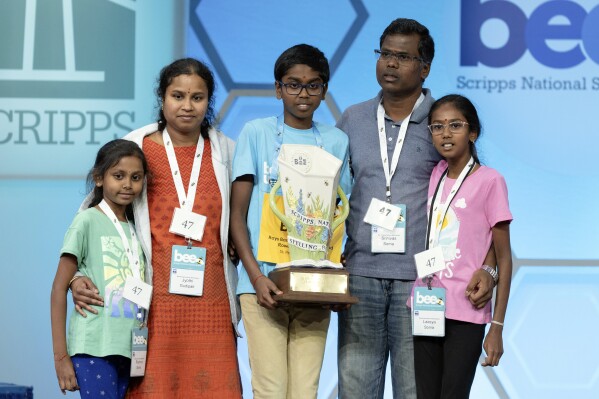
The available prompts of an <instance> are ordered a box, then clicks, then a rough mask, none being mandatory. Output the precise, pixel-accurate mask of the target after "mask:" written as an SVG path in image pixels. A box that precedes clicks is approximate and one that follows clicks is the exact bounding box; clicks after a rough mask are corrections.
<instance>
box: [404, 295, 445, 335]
mask: <svg viewBox="0 0 599 399" xmlns="http://www.w3.org/2000/svg"><path fill="white" fill-rule="evenodd" d="M412 335H422V336H428V337H444V336H445V288H431V289H430V290H429V289H428V288H427V287H415V288H414V297H413V298H412Z"/></svg>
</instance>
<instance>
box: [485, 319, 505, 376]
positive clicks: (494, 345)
mask: <svg viewBox="0 0 599 399" xmlns="http://www.w3.org/2000/svg"><path fill="white" fill-rule="evenodd" d="M502 333H503V327H502V326H498V325H496V324H491V327H490V328H489V332H488V333H487V336H486V337H485V342H484V343H483V348H484V349H485V353H486V354H487V356H486V357H485V361H484V362H483V363H482V365H483V367H486V366H491V367H495V366H497V365H498V364H499V359H501V356H502V355H503V337H502Z"/></svg>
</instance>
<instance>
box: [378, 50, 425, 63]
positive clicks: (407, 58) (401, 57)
mask: <svg viewBox="0 0 599 399" xmlns="http://www.w3.org/2000/svg"><path fill="white" fill-rule="evenodd" d="M374 56H375V57H376V59H377V60H383V61H391V60H392V59H395V60H397V62H398V63H399V65H410V64H411V63H412V62H414V61H418V62H422V58H421V57H416V56H414V55H409V54H404V53H394V52H393V51H386V50H374Z"/></svg>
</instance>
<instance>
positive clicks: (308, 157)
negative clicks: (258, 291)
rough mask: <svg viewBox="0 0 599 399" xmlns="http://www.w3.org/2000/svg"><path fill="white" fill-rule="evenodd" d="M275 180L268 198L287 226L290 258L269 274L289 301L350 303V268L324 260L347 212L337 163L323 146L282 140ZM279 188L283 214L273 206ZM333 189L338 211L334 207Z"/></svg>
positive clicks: (352, 300) (281, 297)
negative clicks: (288, 142)
mask: <svg viewBox="0 0 599 399" xmlns="http://www.w3.org/2000/svg"><path fill="white" fill-rule="evenodd" d="M278 163H279V180H278V181H277V182H276V183H275V185H274V186H273V187H272V189H271V191H270V198H269V203H270V207H271V209H272V211H273V212H274V214H275V215H276V216H277V217H278V218H279V219H280V220H281V222H282V223H283V224H284V225H285V227H286V229H287V242H288V245H289V255H290V258H291V261H290V262H286V263H279V264H277V266H276V268H275V269H274V270H273V271H272V272H270V273H269V275H268V277H269V278H270V279H271V280H272V281H273V282H274V283H275V284H276V285H277V287H279V289H280V290H281V291H283V294H280V295H275V296H274V298H275V299H276V300H277V301H281V302H288V303H315V304H354V303H357V302H358V299H357V298H356V297H352V296H351V295H350V293H349V273H348V272H347V271H346V270H345V269H344V268H343V266H342V265H341V264H340V263H336V262H332V261H331V260H329V258H328V255H329V243H330V241H331V238H332V236H333V232H334V231H335V229H336V228H337V227H338V226H339V225H341V224H342V223H343V222H344V221H345V219H346V218H347V216H348V214H349V204H348V200H347V197H346V196H345V194H344V193H343V190H342V189H341V187H340V186H339V176H340V169H341V165H342V162H341V161H340V160H339V159H338V158H336V157H335V156H333V155H331V154H329V153H328V152H326V151H325V150H323V149H321V148H319V147H316V146H312V145H300V144H283V145H282V146H281V151H280V153H279V157H278ZM279 188H281V189H282V192H283V204H284V208H285V214H283V213H282V212H281V211H280V210H279V209H278V208H277V206H276V202H275V195H276V192H277V190H278V189H279ZM337 194H339V197H340V198H341V203H342V207H341V211H340V214H339V215H337V217H335V213H336V210H337V206H336V204H337Z"/></svg>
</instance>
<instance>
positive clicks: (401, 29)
mask: <svg viewBox="0 0 599 399" xmlns="http://www.w3.org/2000/svg"><path fill="white" fill-rule="evenodd" d="M413 34H416V35H418V36H419V37H420V40H419V41H418V55H419V56H420V58H422V61H423V62H424V63H425V64H429V65H430V64H431V63H432V62H433V58H434V57H435V42H434V40H433V37H432V36H431V34H430V32H429V30H428V29H427V27H426V26H424V25H422V24H421V23H420V22H418V21H415V20H413V19H408V18H397V19H396V20H394V21H393V22H391V23H390V24H389V26H387V28H385V30H384V31H383V34H382V35H381V41H380V43H379V47H381V46H382V45H383V42H384V41H385V38H386V37H387V36H390V35H413Z"/></svg>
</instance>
